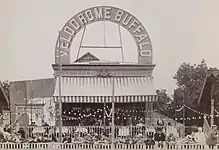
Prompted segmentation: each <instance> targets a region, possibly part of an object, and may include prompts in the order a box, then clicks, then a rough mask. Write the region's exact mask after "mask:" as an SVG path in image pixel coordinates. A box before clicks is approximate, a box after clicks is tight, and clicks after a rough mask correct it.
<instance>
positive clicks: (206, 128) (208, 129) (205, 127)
mask: <svg viewBox="0 0 219 150" xmlns="http://www.w3.org/2000/svg"><path fill="white" fill-rule="evenodd" d="M203 130H204V133H205V137H206V138H207V137H209V136H210V132H211V127H210V125H209V123H208V120H207V119H206V117H204V124H203Z"/></svg>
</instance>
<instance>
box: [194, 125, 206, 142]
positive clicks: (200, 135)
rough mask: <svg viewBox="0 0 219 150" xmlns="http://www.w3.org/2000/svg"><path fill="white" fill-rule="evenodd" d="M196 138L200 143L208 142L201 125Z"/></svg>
mask: <svg viewBox="0 0 219 150" xmlns="http://www.w3.org/2000/svg"><path fill="white" fill-rule="evenodd" d="M194 139H195V142H196V143H198V144H204V143H206V141H205V134H204V132H202V128H201V127H199V128H198V132H197V133H195V135H194Z"/></svg>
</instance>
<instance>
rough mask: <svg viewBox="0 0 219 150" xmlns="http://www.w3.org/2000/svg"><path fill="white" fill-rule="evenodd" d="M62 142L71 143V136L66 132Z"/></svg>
mask: <svg viewBox="0 0 219 150" xmlns="http://www.w3.org/2000/svg"><path fill="white" fill-rule="evenodd" d="M62 143H71V137H70V136H69V135H68V134H66V135H65V136H64V138H63V140H62Z"/></svg>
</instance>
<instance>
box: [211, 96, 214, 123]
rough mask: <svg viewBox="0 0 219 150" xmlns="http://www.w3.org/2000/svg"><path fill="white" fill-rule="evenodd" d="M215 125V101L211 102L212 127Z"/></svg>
mask: <svg viewBox="0 0 219 150" xmlns="http://www.w3.org/2000/svg"><path fill="white" fill-rule="evenodd" d="M213 125H214V99H212V100H211V127H212V126H213Z"/></svg>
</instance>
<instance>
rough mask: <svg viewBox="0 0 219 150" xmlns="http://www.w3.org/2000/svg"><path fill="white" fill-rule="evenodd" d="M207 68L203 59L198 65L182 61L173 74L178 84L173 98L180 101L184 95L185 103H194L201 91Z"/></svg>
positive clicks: (191, 104)
mask: <svg viewBox="0 0 219 150" xmlns="http://www.w3.org/2000/svg"><path fill="white" fill-rule="evenodd" d="M207 70H208V67H207V64H206V62H205V60H202V61H201V63H200V64H198V65H196V64H193V65H191V64H190V63H186V62H183V63H182V64H181V65H180V67H179V69H178V70H177V71H176V74H175V75H174V76H173V79H175V80H176V81H177V82H176V84H177V86H178V87H177V89H176V90H175V91H174V100H175V101H177V102H178V103H182V102H183V99H184V96H186V98H185V100H186V101H185V103H186V104H187V105H190V106H193V105H195V104H196V103H197V100H198V98H199V95H200V93H201V90H202V87H203V84H204V80H205V77H206V74H207Z"/></svg>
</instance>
